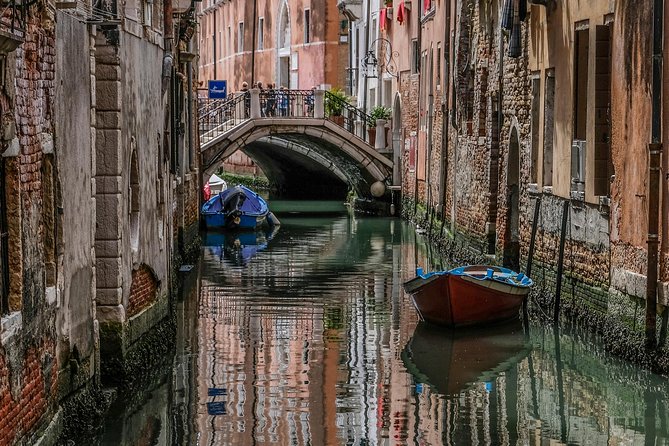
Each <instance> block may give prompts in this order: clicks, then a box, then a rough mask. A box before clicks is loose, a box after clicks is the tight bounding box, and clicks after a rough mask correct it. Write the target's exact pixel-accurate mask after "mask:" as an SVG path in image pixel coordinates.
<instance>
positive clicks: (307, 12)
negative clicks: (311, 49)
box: [304, 9, 311, 43]
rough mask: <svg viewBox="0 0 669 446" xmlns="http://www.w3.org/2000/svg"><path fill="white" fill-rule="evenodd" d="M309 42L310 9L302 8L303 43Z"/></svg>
mask: <svg viewBox="0 0 669 446" xmlns="http://www.w3.org/2000/svg"><path fill="white" fill-rule="evenodd" d="M309 42H311V11H310V10H309V9H305V10H304V43H309Z"/></svg>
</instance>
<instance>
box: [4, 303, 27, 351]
mask: <svg viewBox="0 0 669 446" xmlns="http://www.w3.org/2000/svg"><path fill="white" fill-rule="evenodd" d="M22 327H23V316H22V315H21V312H20V311H13V312H11V313H9V314H7V315H5V316H3V317H2V319H0V344H2V346H3V347H4V346H6V345H7V344H8V343H9V342H10V341H11V339H12V338H13V337H14V336H15V335H16V334H17V333H18V332H19V331H20V330H21V328H22Z"/></svg>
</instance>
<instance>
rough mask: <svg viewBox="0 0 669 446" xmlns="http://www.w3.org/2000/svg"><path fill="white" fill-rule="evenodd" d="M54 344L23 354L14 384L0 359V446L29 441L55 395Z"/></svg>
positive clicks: (47, 344) (5, 363) (49, 343)
mask: <svg viewBox="0 0 669 446" xmlns="http://www.w3.org/2000/svg"><path fill="white" fill-rule="evenodd" d="M56 369H57V367H56V363H55V359H54V344H53V343H52V342H47V343H45V344H42V345H40V346H39V347H36V346H33V347H31V348H29V349H28V350H27V351H26V352H25V356H24V360H23V364H22V367H21V378H20V380H16V381H15V382H14V384H13V385H12V383H10V378H12V376H11V374H10V373H9V372H10V370H9V364H8V363H7V361H6V359H5V356H4V355H0V444H14V443H18V442H19V441H25V440H27V439H28V438H30V434H31V433H33V432H34V431H35V427H36V426H37V425H38V423H39V421H40V419H41V418H42V416H43V415H45V414H46V413H48V410H49V406H50V405H51V404H52V397H53V396H54V395H55V393H56V383H57V379H56Z"/></svg>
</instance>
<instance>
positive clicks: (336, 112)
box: [325, 87, 349, 116]
mask: <svg viewBox="0 0 669 446" xmlns="http://www.w3.org/2000/svg"><path fill="white" fill-rule="evenodd" d="M348 102H349V97H348V96H347V95H346V93H344V90H342V89H341V88H337V87H335V88H333V89H331V90H330V91H329V92H327V93H326V95H325V114H326V115H327V116H341V114H342V111H343V110H344V104H347V103H348Z"/></svg>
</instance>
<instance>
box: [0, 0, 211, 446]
mask: <svg viewBox="0 0 669 446" xmlns="http://www.w3.org/2000/svg"><path fill="white" fill-rule="evenodd" d="M70 6H72V5H70ZM112 6H113V7H110V8H109V9H108V10H107V11H106V12H105V13H100V14H102V16H103V17H102V19H104V21H105V22H106V26H104V27H100V26H95V25H92V24H91V21H92V20H93V19H94V17H91V16H90V11H87V10H79V9H77V8H74V7H69V8H59V9H56V7H55V5H54V4H53V3H52V2H49V1H45V2H38V3H36V4H33V5H31V6H25V11H22V10H21V9H20V8H19V9H17V10H16V15H15V16H11V14H10V15H8V14H4V15H3V17H2V19H1V20H0V31H2V32H1V33H0V52H2V54H0V59H1V61H2V63H1V67H0V69H1V70H2V76H0V78H1V80H2V85H1V86H0V116H2V126H1V128H0V142H1V146H0V153H1V154H2V157H1V158H0V174H1V176H0V186H1V187H0V222H1V224H0V443H1V444H35V443H36V442H37V441H38V440H40V439H41V440H42V441H43V443H42V444H53V443H55V442H56V441H57V440H58V438H59V437H60V438H61V439H62V437H61V435H62V434H64V435H68V433H71V432H72V431H73V429H77V426H74V425H72V422H71V418H68V416H66V415H68V414H66V413H65V411H66V410H67V409H65V408H66V407H72V404H73V403H72V401H76V400H77V399H76V398H74V397H75V396H76V395H81V394H82V393H84V392H90V391H92V390H94V389H97V388H98V386H99V384H100V378H101V370H104V368H105V367H108V365H109V364H124V363H125V362H124V361H125V355H126V353H128V352H131V351H132V349H133V348H135V346H137V345H139V344H141V342H142V341H141V338H142V337H143V335H144V334H145V333H147V332H149V331H151V330H152V329H153V327H154V326H157V325H159V324H160V323H161V322H160V321H161V319H163V318H164V317H165V315H166V314H167V312H166V308H167V305H166V304H158V301H159V300H162V302H167V299H168V294H169V284H170V282H171V277H172V268H173V262H175V261H176V260H175V259H178V258H180V255H181V254H182V249H183V248H184V247H185V246H187V245H188V244H189V243H191V240H192V237H193V235H196V234H197V226H198V212H197V209H198V202H199V194H200V187H199V184H200V180H199V178H198V171H197V165H198V161H197V156H198V151H197V149H196V146H197V144H198V137H197V135H196V134H195V132H194V131H193V128H194V122H195V116H194V114H193V113H192V110H194V109H195V98H196V94H195V84H196V81H197V72H196V71H195V70H193V66H192V64H191V62H190V61H191V60H192V57H191V55H192V54H194V53H196V51H197V49H196V48H195V47H194V46H193V45H192V44H191V43H190V37H191V36H192V29H189V27H190V28H192V27H193V26H194V21H193V18H192V17H193V11H192V10H190V11H189V10H188V8H185V9H182V10H175V11H172V8H171V3H170V5H164V4H163V3H162V2H158V3H155V2H148V5H143V7H139V6H142V5H136V6H138V8H136V9H135V12H136V11H137V10H140V11H143V13H142V14H141V18H140V17H136V16H132V11H130V10H132V8H127V9H126V10H125V11H122V12H121V13H120V14H119V13H118V12H117V8H116V6H115V5H112ZM126 6H127V5H126ZM168 6H169V7H168ZM163 7H165V15H166V16H168V17H169V18H170V20H169V21H163ZM172 12H176V13H178V15H176V16H175V17H177V20H175V21H174V22H172ZM154 13H155V14H154ZM131 16H132V17H131ZM95 19H96V20H98V21H99V20H100V17H95ZM119 19H122V20H119ZM165 30H173V32H166V31H165ZM148 58H153V61H152V63H151V64H149V65H147V64H146V63H145V62H146V61H147V60H148ZM189 102H190V106H189ZM189 110H191V112H190V113H189ZM177 112H178V113H177ZM182 122H183V124H181V123H182ZM175 129H184V131H178V132H177V131H175ZM176 184H178V185H179V186H180V188H179V189H178V190H177V187H176V186H175V185H176ZM140 190H141V196H140ZM177 202H180V203H184V205H182V206H176V203H177ZM193 203H195V204H194V205H193ZM193 209H195V211H193ZM172 234H177V236H175V237H172ZM138 319H142V323H141V325H137V324H136V323H135V325H134V326H133V321H136V320H138ZM109 327H113V328H114V330H116V333H119V332H120V333H122V335H121V336H119V337H116V336H105V333H108V332H109ZM130 330H132V335H130V334H128V333H129V331H130ZM101 332H102V333H103V334H102V335H100V333H101ZM118 340H120V341H121V342H122V343H123V345H121V346H114V345H112V344H113V343H114V342H116V341H118ZM124 371H127V372H130V370H129V369H128V368H126V369H124Z"/></svg>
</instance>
